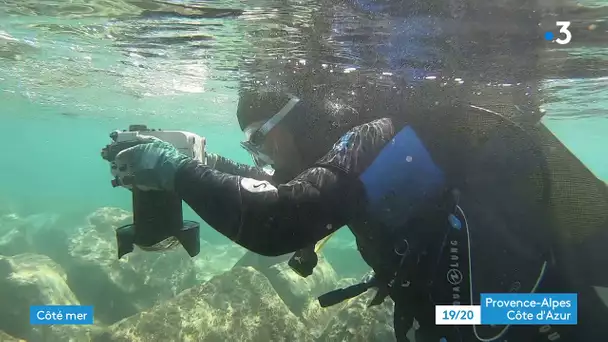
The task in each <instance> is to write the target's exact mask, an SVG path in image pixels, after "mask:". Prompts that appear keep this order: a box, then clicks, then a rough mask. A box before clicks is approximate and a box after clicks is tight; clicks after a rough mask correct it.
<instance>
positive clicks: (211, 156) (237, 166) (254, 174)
mask: <svg viewBox="0 0 608 342" xmlns="http://www.w3.org/2000/svg"><path fill="white" fill-rule="evenodd" d="M205 163H206V165H208V166H209V167H211V168H214V169H216V170H218V171H221V172H224V173H228V174H231V175H235V176H241V177H248V178H254V179H259V180H265V181H269V182H272V175H270V174H268V173H267V172H265V171H264V170H263V169H261V168H258V167H254V166H249V165H245V164H241V163H237V162H235V161H232V160H230V159H228V158H225V157H222V156H220V155H219V154H215V153H207V156H206V162H205Z"/></svg>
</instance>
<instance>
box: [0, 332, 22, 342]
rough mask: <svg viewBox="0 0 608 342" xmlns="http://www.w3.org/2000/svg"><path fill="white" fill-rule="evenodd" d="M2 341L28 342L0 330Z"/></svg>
mask: <svg viewBox="0 0 608 342" xmlns="http://www.w3.org/2000/svg"><path fill="white" fill-rule="evenodd" d="M0 341H2V342H27V341H26V340H22V339H19V338H16V337H13V336H11V335H9V334H7V333H5V332H4V331H2V330H0Z"/></svg>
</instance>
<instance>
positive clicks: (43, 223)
mask: <svg viewBox="0 0 608 342" xmlns="http://www.w3.org/2000/svg"><path fill="white" fill-rule="evenodd" d="M57 221H58V215H55V214H45V213H42V214H34V215H30V216H26V217H21V216H19V215H17V214H15V213H11V214H5V215H2V216H0V255H6V256H12V255H17V254H22V253H36V254H45V255H48V253H46V252H52V251H58V250H59V249H60V247H61V243H62V242H65V235H62V234H61V232H62V230H61V229H57V227H56V223H57ZM54 228H55V229H54ZM48 256H50V257H51V258H53V255H48ZM53 259H54V258H53Z"/></svg>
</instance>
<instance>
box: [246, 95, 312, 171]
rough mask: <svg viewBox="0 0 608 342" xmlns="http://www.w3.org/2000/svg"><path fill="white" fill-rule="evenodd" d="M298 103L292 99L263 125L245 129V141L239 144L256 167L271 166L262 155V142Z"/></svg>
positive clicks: (267, 159)
mask: <svg viewBox="0 0 608 342" xmlns="http://www.w3.org/2000/svg"><path fill="white" fill-rule="evenodd" d="M299 101H300V99H298V98H297V97H292V98H291V99H290V100H289V102H287V104H286V105H285V106H283V108H281V110H279V111H278V112H277V113H276V114H275V115H273V116H272V117H271V118H270V119H268V121H266V122H264V124H261V125H260V124H259V123H257V124H252V125H250V126H249V127H247V128H246V129H245V141H243V142H241V147H243V148H244V149H245V150H246V151H247V152H249V154H251V156H252V157H253V161H254V162H255V165H256V166H258V167H264V166H268V165H272V164H273V160H272V158H271V157H270V156H269V155H268V154H267V153H264V141H265V139H266V136H267V135H268V132H270V131H271V130H272V129H273V128H275V127H276V126H277V125H278V124H279V122H281V120H283V118H285V116H286V115H287V114H289V112H291V110H292V109H293V108H294V107H295V106H296V104H297V103H298V102H299Z"/></svg>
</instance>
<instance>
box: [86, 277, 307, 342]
mask: <svg viewBox="0 0 608 342" xmlns="http://www.w3.org/2000/svg"><path fill="white" fill-rule="evenodd" d="M93 341H95V342H118V341H125V342H127V341H128V342H148V341H218V342H224V341H239V342H247V341H251V342H254V341H255V342H258V341H260V342H268V341H273V342H281V341H285V342H287V341H289V342H291V341H298V342H308V341H313V337H312V336H311V335H310V334H309V333H308V330H307V328H306V327H305V326H304V324H302V322H300V320H299V319H298V318H297V317H296V316H295V315H294V314H293V313H291V312H290V310H289V309H288V308H287V306H286V305H285V303H283V301H282V300H281V298H280V297H279V296H278V295H277V293H276V291H275V290H274V289H273V288H272V285H271V284H270V282H269V281H268V279H267V278H266V277H264V275H262V274H261V273H259V272H258V271H256V270H254V269H253V268H250V267H246V268H235V269H233V270H231V271H229V272H226V273H224V274H222V275H219V276H216V277H214V278H212V279H211V280H209V281H208V282H206V283H204V284H201V285H198V286H196V287H193V288H191V289H188V290H186V291H184V292H182V293H181V294H179V295H178V296H177V297H176V298H174V299H171V300H168V301H165V302H162V303H159V304H157V305H156V306H154V307H153V308H151V309H150V310H148V311H145V312H142V313H139V314H137V315H135V316H132V317H129V318H126V319H124V320H122V321H120V322H118V323H116V324H114V325H112V326H110V327H109V328H108V330H107V331H106V332H105V333H103V334H100V335H98V336H96V337H95V338H94V340H93Z"/></svg>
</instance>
